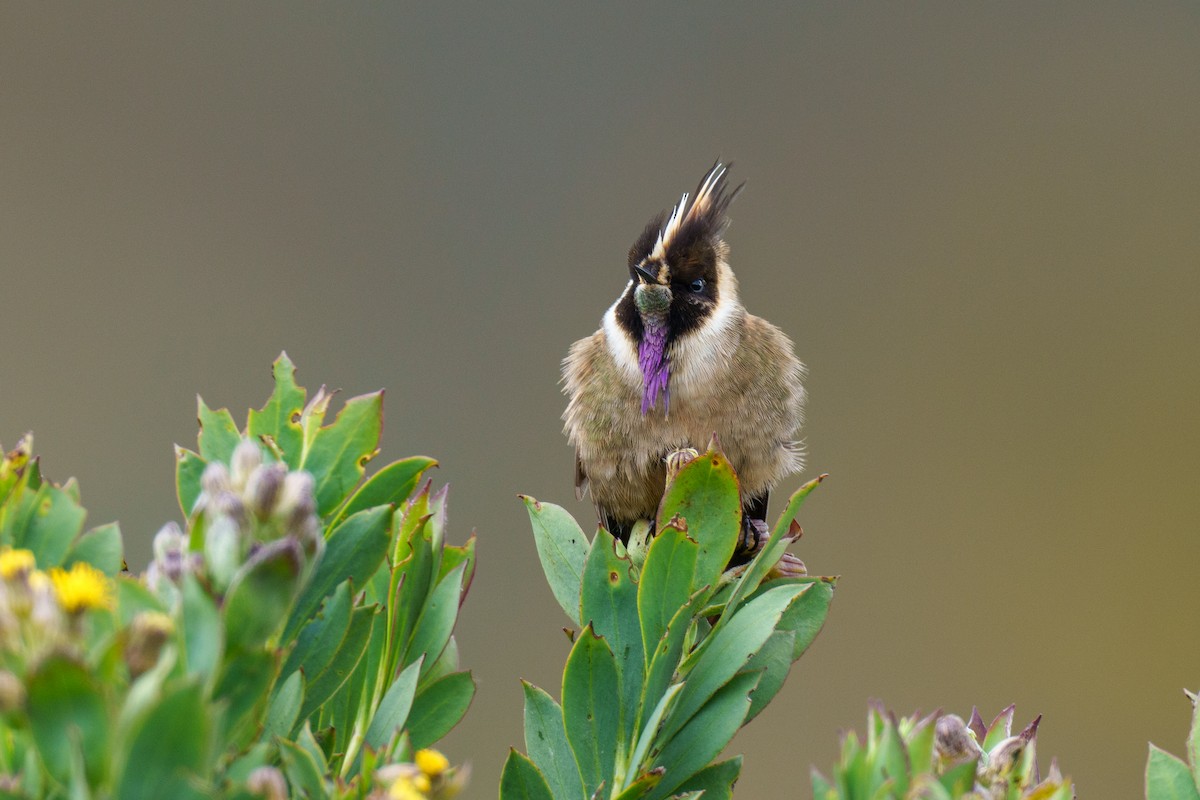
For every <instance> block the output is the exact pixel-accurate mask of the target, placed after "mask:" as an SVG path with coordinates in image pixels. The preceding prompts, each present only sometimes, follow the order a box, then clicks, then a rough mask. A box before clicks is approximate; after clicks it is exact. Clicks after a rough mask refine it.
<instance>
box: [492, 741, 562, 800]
mask: <svg viewBox="0 0 1200 800" xmlns="http://www.w3.org/2000/svg"><path fill="white" fill-rule="evenodd" d="M500 800H566V798H560V797H557V796H555V795H553V794H551V793H550V787H549V786H547V785H546V779H545V778H544V777H543V776H542V773H541V772H540V771H539V770H538V768H537V767H536V766H534V763H533V762H532V761H530V760H529V759H528V758H526V757H525V756H523V755H521V754H520V753H518V752H517V751H516V750H511V749H510V750H509V751H508V759H507V760H505V762H504V771H503V772H502V773H501V774H500Z"/></svg>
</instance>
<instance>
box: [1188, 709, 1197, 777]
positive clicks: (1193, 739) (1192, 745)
mask: <svg viewBox="0 0 1200 800" xmlns="http://www.w3.org/2000/svg"><path fill="white" fill-rule="evenodd" d="M1188 696H1189V697H1191V696H1192V695H1188ZM1187 760H1188V766H1190V767H1191V770H1192V783H1194V784H1196V785H1197V786H1200V706H1198V705H1197V703H1196V702H1195V701H1194V700H1193V701H1192V727H1191V728H1190V729H1189V730H1188V737H1187Z"/></svg>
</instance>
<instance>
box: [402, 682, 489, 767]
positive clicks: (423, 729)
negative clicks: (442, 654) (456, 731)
mask: <svg viewBox="0 0 1200 800" xmlns="http://www.w3.org/2000/svg"><path fill="white" fill-rule="evenodd" d="M474 696H475V679H474V678H472V677H471V673H470V672H453V673H451V674H449V675H447V676H446V677H444V678H440V679H439V680H436V681H434V682H433V683H431V684H429V685H428V686H425V687H423V688H422V689H421V690H420V691H419V692H417V696H416V698H415V699H414V700H413V705H412V710H411V711H409V712H408V722H407V723H406V725H405V727H406V728H407V730H408V733H409V737H410V739H411V741H412V747H413V749H414V750H420V749H421V748H423V747H429V746H430V745H431V744H433V743H435V742H436V741H437V740H438V739H441V738H442V737H443V736H445V735H446V734H447V733H449V732H450V730H451V729H452V728H453V727H454V726H455V725H457V724H458V722H459V720H461V719H462V718H463V715H464V714H466V713H467V709H468V708H469V707H470V705H471V699H472V698H473V697H474Z"/></svg>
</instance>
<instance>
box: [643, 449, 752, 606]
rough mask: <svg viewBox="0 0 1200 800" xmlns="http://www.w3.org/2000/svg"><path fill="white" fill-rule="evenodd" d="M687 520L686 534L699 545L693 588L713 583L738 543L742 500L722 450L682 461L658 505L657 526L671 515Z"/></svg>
mask: <svg viewBox="0 0 1200 800" xmlns="http://www.w3.org/2000/svg"><path fill="white" fill-rule="evenodd" d="M676 515H679V516H681V517H683V518H684V519H685V520H687V526H688V535H689V536H690V537H691V538H692V539H694V540H695V542H696V544H697V545H699V548H700V549H699V552H698V553H697V555H696V573H695V575H694V577H693V579H692V587H691V588H692V591H695V590H696V589H699V588H700V587H702V586H709V587H715V586H716V585H717V578H719V577H720V575H721V573H722V572H724V571H725V567H726V566H727V565H728V564H729V559H730V557H731V556H732V555H733V551H734V548H735V547H736V546H737V539H738V534H739V532H740V526H741V520H742V501H741V497H740V494H739V489H738V480H737V476H736V475H734V472H733V467H732V466H731V465H730V463H729V461H728V459H726V458H725V456H724V454H722V453H721V452H719V451H717V450H712V449H710V450H709V451H708V452H706V453H704V454H702V455H701V456H700V457H698V458H696V459H694V460H693V461H691V462H689V463H687V464H685V465H684V467H683V469H681V470H680V471H679V475H678V476H677V477H676V478H675V480H674V481H672V482H671V485H670V486H668V487H667V490H666V492H665V493H664V494H663V499H662V503H661V504H660V505H659V507H658V517H657V519H658V525H657V526H656V527H657V528H658V529H659V530H663V529H665V528H666V527H667V525H668V523H669V522H670V521H671V519H672V517H674V516H676Z"/></svg>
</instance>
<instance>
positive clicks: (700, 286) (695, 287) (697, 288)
mask: <svg viewBox="0 0 1200 800" xmlns="http://www.w3.org/2000/svg"><path fill="white" fill-rule="evenodd" d="M688 288H689V289H691V290H692V291H693V292H696V293H697V294H699V293H700V292H703V291H704V281H703V280H702V279H700V278H697V279H696V280H694V281H692V284H691V286H689V287H688Z"/></svg>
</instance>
